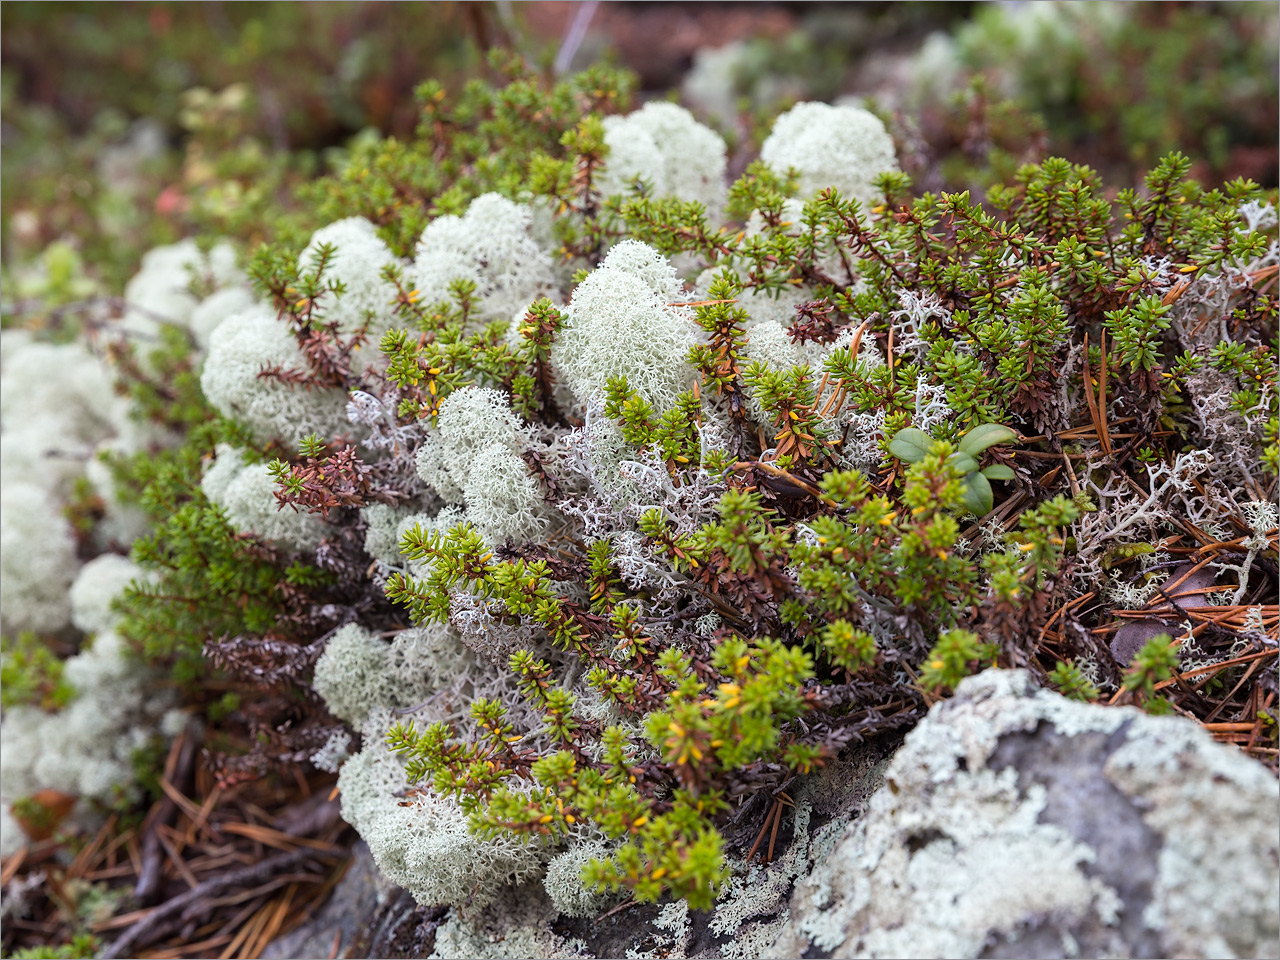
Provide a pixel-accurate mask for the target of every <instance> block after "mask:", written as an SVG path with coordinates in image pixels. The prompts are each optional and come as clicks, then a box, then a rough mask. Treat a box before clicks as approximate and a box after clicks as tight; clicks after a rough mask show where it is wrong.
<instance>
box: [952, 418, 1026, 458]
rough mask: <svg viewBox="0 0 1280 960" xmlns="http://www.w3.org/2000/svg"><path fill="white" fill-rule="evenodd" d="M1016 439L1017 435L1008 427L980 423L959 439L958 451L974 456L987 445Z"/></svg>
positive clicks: (990, 445) (991, 445) (992, 445)
mask: <svg viewBox="0 0 1280 960" xmlns="http://www.w3.org/2000/svg"><path fill="white" fill-rule="evenodd" d="M1017 439H1018V435H1017V434H1016V433H1014V432H1013V430H1011V429H1010V428H1008V427H1006V426H1003V425H1001V424H999V423H980V424H978V425H977V426H976V427H974V428H973V429H972V430H970V431H969V432H968V433H966V434H965V435H964V437H963V438H962V439H961V440H960V452H961V453H967V454H969V456H971V457H976V456H977V455H978V454H980V453H981V452H982V451H983V450H985V449H987V447H994V446H995V445H996V444H997V443H1010V442H1012V441H1014V440H1017Z"/></svg>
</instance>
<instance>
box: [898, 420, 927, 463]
mask: <svg viewBox="0 0 1280 960" xmlns="http://www.w3.org/2000/svg"><path fill="white" fill-rule="evenodd" d="M931 443H933V437H931V436H929V435H928V434H927V433H925V432H924V431H923V430H919V429H917V428H916V427H903V428H902V429H901V430H899V431H898V432H897V433H895V434H894V435H893V439H892V440H890V441H889V452H890V453H892V454H893V455H894V456H895V457H897V458H898V459H899V460H905V461H906V462H907V463H919V462H920V461H921V460H923V459H924V458H925V456H926V455H927V454H928V452H929V444H931Z"/></svg>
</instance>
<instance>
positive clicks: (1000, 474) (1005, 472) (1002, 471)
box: [982, 463, 1013, 480]
mask: <svg viewBox="0 0 1280 960" xmlns="http://www.w3.org/2000/svg"><path fill="white" fill-rule="evenodd" d="M982 475H983V476H984V477H986V478H987V479H988V480H1012V479H1013V468H1012V467H1006V466H1005V465H1004V464H1003V463H993V464H991V466H989V467H983V468H982Z"/></svg>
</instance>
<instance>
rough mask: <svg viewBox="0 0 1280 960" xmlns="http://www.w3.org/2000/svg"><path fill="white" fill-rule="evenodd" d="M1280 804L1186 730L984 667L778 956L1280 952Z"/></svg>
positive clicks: (884, 797)
mask: <svg viewBox="0 0 1280 960" xmlns="http://www.w3.org/2000/svg"><path fill="white" fill-rule="evenodd" d="M1278 797H1280V788H1278V787H1277V783H1276V781H1275V779H1274V778H1273V777H1272V776H1271V774H1270V773H1268V772H1267V771H1266V770H1265V769H1263V768H1262V767H1261V766H1259V765H1258V764H1256V763H1255V762H1253V761H1251V760H1249V759H1248V758H1247V757H1245V756H1243V755H1242V754H1239V753H1238V752H1236V751H1234V750H1233V749H1231V748H1229V747H1225V746H1222V745H1219V744H1216V743H1214V742H1213V741H1212V739H1211V738H1210V737H1209V736H1208V735H1207V734H1206V733H1205V732H1204V731H1203V730H1202V729H1200V728H1199V727H1197V726H1196V725H1195V724H1193V723H1191V722H1189V721H1186V720H1182V719H1178V718H1168V717H1160V718H1157V717H1150V716H1147V715H1145V714H1142V713H1140V712H1138V711H1136V710H1131V709H1105V708H1102V707H1097V706H1090V705H1085V704H1079V703H1075V702H1073V701H1070V700H1066V699H1064V698H1063V697H1061V696H1059V695H1057V694H1055V693H1051V692H1049V691H1045V690H1037V689H1035V688H1034V686H1033V685H1032V683H1031V680H1030V678H1029V677H1028V675H1027V674H1025V673H1023V672H1021V671H998V670H991V671H987V672H986V673H983V674H981V675H980V676H977V677H973V678H970V679H969V680H966V681H965V682H964V683H962V684H961V685H960V687H959V688H958V690H957V692H956V696H955V697H954V698H953V699H951V700H948V701H946V702H944V703H941V704H939V705H938V706H936V707H934V708H933V710H932V711H930V713H929V715H928V717H927V718H926V719H925V721H924V722H923V723H921V724H920V725H919V726H918V727H916V729H915V730H914V731H912V733H911V734H910V735H909V736H908V738H907V741H906V744H905V745H904V746H903V748H902V750H901V751H899V753H898V754H897V756H896V757H895V758H894V760H893V763H892V764H891V765H890V768H889V770H888V773H887V775H886V782H885V785H884V787H882V788H881V789H880V790H879V791H878V792H877V793H876V795H875V796H874V797H873V798H872V800H871V802H870V805H869V807H868V810H867V812H866V814H865V815H864V816H863V817H862V818H861V819H860V820H858V821H857V822H855V823H854V824H853V825H851V826H850V828H849V829H848V830H847V831H846V833H845V834H844V836H843V837H842V838H841V840H840V842H839V843H838V844H837V846H836V847H835V849H834V850H833V851H832V852H831V854H830V855H829V856H828V857H827V859H826V860H825V861H824V862H823V863H821V864H819V865H818V866H817V867H815V869H814V871H813V872H812V874H810V876H809V877H807V878H806V879H804V880H802V881H801V882H799V883H798V884H797V887H796V890H795V893H794V895H793V898H792V902H791V915H790V920H789V923H788V924H787V926H786V927H785V928H784V929H783V931H782V933H781V934H780V936H779V938H778V940H777V941H776V942H775V944H774V945H773V947H772V949H771V950H769V951H767V952H768V955H770V956H793V957H798V956H802V955H803V956H833V957H944V956H945V957H979V956H983V957H1013V956H1041V957H1050V956H1057V957H1065V956H1085V957H1089V956H1092V957H1103V956H1112V957H1172V956H1186V957H1275V956H1277V955H1280V949H1278V942H1277V941H1278V938H1280V906H1278V905H1280V850H1278V838H1280V806H1278V805H1277V798H1278Z"/></svg>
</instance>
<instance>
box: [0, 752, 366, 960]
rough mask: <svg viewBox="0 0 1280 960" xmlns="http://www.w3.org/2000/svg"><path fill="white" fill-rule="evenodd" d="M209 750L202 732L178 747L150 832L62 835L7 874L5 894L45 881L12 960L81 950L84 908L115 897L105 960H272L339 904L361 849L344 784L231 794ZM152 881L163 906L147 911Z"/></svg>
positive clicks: (23, 853) (140, 828) (118, 822)
mask: <svg viewBox="0 0 1280 960" xmlns="http://www.w3.org/2000/svg"><path fill="white" fill-rule="evenodd" d="M198 747H199V744H198V743H196V742H194V740H193V734H192V728H189V729H188V731H187V732H185V733H183V734H180V735H179V736H178V737H177V738H176V739H175V741H174V743H173V745H172V747H171V748H170V752H169V759H168V762H167V763H166V764H165V773H164V775H163V776H162V778H161V780H160V784H159V786H160V796H159V798H158V799H157V800H156V801H155V802H154V803H153V804H152V806H151V808H150V809H149V810H148V811H147V813H146V815H145V816H144V817H142V819H141V820H136V819H134V820H130V819H128V818H125V817H123V816H121V815H120V814H113V815H112V816H111V817H110V818H108V820H107V821H106V823H104V824H103V825H102V827H101V828H100V829H99V830H98V831H97V832H96V833H95V834H93V835H92V836H88V837H84V836H81V837H76V836H62V835H55V837H54V838H53V839H51V840H47V841H42V842H40V843H32V844H29V845H28V846H26V847H24V848H22V849H21V850H19V851H18V853H16V854H15V855H13V856H12V857H10V858H8V859H7V860H6V861H5V862H4V864H3V869H2V870H0V884H3V885H8V884H10V883H12V882H14V881H15V880H17V881H21V880H22V879H23V878H24V877H26V876H28V875H31V874H34V873H36V872H37V871H42V872H43V873H44V881H43V882H42V883H41V884H39V885H38V886H36V887H35V888H34V889H33V890H32V892H31V893H29V894H28V897H29V902H30V903H31V906H30V909H29V911H28V916H27V917H26V918H21V919H19V920H17V921H16V922H14V923H10V922H9V920H8V919H6V922H5V931H4V951H5V953H6V954H8V953H10V952H12V951H14V950H16V949H19V948H21V947H23V946H29V945H33V944H35V943H38V942H45V943H48V942H57V941H58V940H59V939H61V940H66V939H69V938H70V935H71V933H72V932H73V929H74V928H73V927H72V925H71V923H70V919H71V918H74V917H75V916H76V908H77V904H78V903H79V902H80V899H81V898H83V897H84V896H86V895H87V893H88V892H89V891H92V890H95V889H104V888H109V889H110V891H111V892H112V895H113V896H116V897H117V903H118V909H117V910H116V912H115V913H114V914H113V915H112V916H109V917H105V918H102V919H99V920H97V921H96V922H93V923H91V925H90V930H91V931H92V933H93V935H94V936H95V937H96V938H97V942H98V946H99V950H100V951H101V952H100V953H99V956H103V957H140V958H154V960H165V958H178V957H191V958H196V957H228V958H230V957H237V958H242V957H257V956H260V955H261V953H262V951H263V950H265V949H266V947H267V945H268V944H269V943H270V942H271V941H272V940H274V939H276V938H277V937H279V936H281V935H283V934H285V933H288V932H289V931H290V930H293V929H294V928H295V927H297V926H298V925H299V924H301V923H303V922H304V921H306V920H307V919H308V918H310V917H311V916H312V915H313V914H314V913H315V911H316V910H317V909H318V908H319V907H320V906H321V905H322V904H323V903H324V901H325V900H327V899H328V897H329V895H330V894H331V893H332V891H333V888H334V887H335V886H336V885H337V883H338V881H339V880H340V879H341V877H342V875H343V873H344V872H345V870H346V867H347V865H348V862H349V842H350V840H351V839H354V834H353V833H352V832H351V831H350V830H349V829H348V827H347V825H346V824H345V823H343V821H342V820H341V818H340V817H339V815H338V809H339V804H338V800H337V798H336V795H335V794H334V793H332V792H331V787H332V783H333V776H332V775H330V774H323V775H320V774H315V773H312V774H311V775H310V777H309V778H308V777H307V776H306V775H305V774H304V773H303V771H302V769H301V768H299V769H298V771H297V774H296V776H295V775H289V776H277V777H269V778H265V779H262V780H258V781H254V782H248V783H242V784H238V785H235V786H231V787H229V788H225V789H223V788H220V787H219V786H218V785H217V784H216V782H215V780H214V778H213V777H212V776H210V775H209V771H208V770H207V769H204V768H203V767H198V768H197V769H194V770H193V769H192V768H193V767H196V766H197V765H198V764H203V763H204V760H203V758H200V757H199V756H198V755H199V750H198ZM184 755H185V756H184ZM184 763H185V764H186V767H187V768H186V769H185V770H184V769H183V766H184ZM184 781H185V782H190V783H194V785H195V790H194V792H193V793H184V792H183V789H182V788H181V787H180V784H182V783H183V782H184ZM294 824H298V825H301V827H300V829H297V830H296V831H295V832H290V829H292V826H291V825H294ZM281 828H285V829H281ZM143 881H146V889H144V891H143V892H144V893H147V892H148V891H149V892H150V896H151V897H152V898H153V899H152V902H151V903H149V904H145V905H141V906H140V905H139V902H138V898H137V896H136V893H137V891H138V888H139V886H140V885H141V884H142V883H143Z"/></svg>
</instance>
